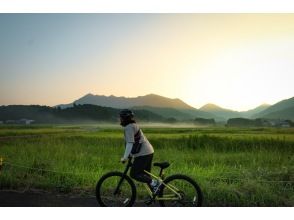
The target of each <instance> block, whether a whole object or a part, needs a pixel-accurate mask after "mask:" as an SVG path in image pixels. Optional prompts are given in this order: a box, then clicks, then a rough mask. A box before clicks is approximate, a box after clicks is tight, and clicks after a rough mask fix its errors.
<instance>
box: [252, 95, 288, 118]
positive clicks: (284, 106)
mask: <svg viewBox="0 0 294 220" xmlns="http://www.w3.org/2000/svg"><path fill="white" fill-rule="evenodd" d="M293 109H294V97H292V98H289V99H285V100H282V101H280V102H278V103H276V104H274V105H272V106H270V107H268V108H267V109H265V110H264V111H261V112H259V113H258V114H255V115H253V116H252V117H254V118H276V119H290V120H291V119H292V120H293V119H294V111H293Z"/></svg>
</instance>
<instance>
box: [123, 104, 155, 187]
mask: <svg viewBox="0 0 294 220" xmlns="http://www.w3.org/2000/svg"><path fill="white" fill-rule="evenodd" d="M119 116H120V125H121V126H122V127H124V138H125V152H124V155H123V157H122V158H121V162H122V163H125V162H126V161H127V160H128V158H129V156H131V157H134V161H133V165H132V168H131V171H130V176H131V177H132V178H133V179H135V180H137V181H139V182H143V183H147V184H148V185H149V186H150V188H151V189H152V191H153V192H155V191H156V190H157V188H158V185H159V182H158V181H157V180H154V179H152V178H151V177H150V176H149V175H148V174H147V173H145V172H144V170H146V171H148V172H150V171H151V165H152V159H153V153H154V149H153V147H152V145H151V144H150V143H149V141H148V140H147V138H146V137H145V136H144V134H143V132H142V130H141V129H140V128H139V126H138V125H137V124H136V121H135V120H134V113H133V112H132V111H131V110H129V109H124V110H122V111H120V113H119Z"/></svg>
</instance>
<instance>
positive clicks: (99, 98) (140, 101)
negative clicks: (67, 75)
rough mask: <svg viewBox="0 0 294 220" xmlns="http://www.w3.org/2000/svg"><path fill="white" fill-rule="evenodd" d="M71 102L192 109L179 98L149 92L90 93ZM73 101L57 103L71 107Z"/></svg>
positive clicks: (125, 106)
mask: <svg viewBox="0 0 294 220" xmlns="http://www.w3.org/2000/svg"><path fill="white" fill-rule="evenodd" d="M73 103H76V104H92V105H98V106H104V107H111V108H119V109H123V108H132V107H134V106H151V107H158V108H175V109H193V107H191V106H190V105H188V104H186V103H185V102H183V101H182V100H180V99H170V98H166V97H163V96H159V95H155V94H149V95H145V96H138V97H135V98H126V97H116V96H113V95H111V96H104V95H93V94H91V93H89V94H87V95H85V96H83V97H82V98H80V99H77V100H76V101H74V102H73ZM73 103H70V104H67V105H58V106H60V107H61V108H67V107H71V106H72V105H73Z"/></svg>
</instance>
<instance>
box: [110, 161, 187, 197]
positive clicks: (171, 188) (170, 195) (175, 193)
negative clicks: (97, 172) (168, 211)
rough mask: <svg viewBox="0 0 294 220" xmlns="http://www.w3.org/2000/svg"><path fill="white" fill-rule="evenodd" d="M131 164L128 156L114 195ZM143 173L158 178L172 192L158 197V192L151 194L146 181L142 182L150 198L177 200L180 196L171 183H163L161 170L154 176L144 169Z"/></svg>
mask: <svg viewBox="0 0 294 220" xmlns="http://www.w3.org/2000/svg"><path fill="white" fill-rule="evenodd" d="M131 166H132V159H131V158H129V160H128V163H127V166H126V168H125V170H124V172H123V177H122V178H121V179H120V181H119V183H118V185H117V187H116V189H115V191H114V193H113V194H114V195H116V194H117V193H118V192H119V188H120V186H121V184H122V183H123V181H124V179H125V178H124V177H125V176H126V175H127V173H128V171H129V169H130V167H131ZM144 172H145V173H147V174H148V175H150V176H152V177H153V178H155V179H156V180H158V181H159V182H160V184H163V185H164V186H165V187H167V188H168V189H170V190H171V191H172V192H173V193H174V194H168V195H164V197H158V194H157V193H156V194H153V193H152V191H151V190H150V188H149V187H148V185H147V183H145V184H144V186H145V188H146V190H147V192H148V194H149V195H150V197H151V198H152V200H179V199H181V198H182V196H181V194H180V193H178V191H179V190H178V189H177V188H176V187H175V186H173V185H171V184H165V183H164V181H163V180H162V179H161V174H162V170H161V171H160V176H159V177H158V176H156V175H154V174H152V173H150V172H148V171H146V170H144ZM175 195H177V197H175Z"/></svg>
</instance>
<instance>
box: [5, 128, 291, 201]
mask: <svg viewBox="0 0 294 220" xmlns="http://www.w3.org/2000/svg"><path fill="white" fill-rule="evenodd" d="M17 129H18V131H20V130H22V128H9V129H8V130H9V132H6V133H5V132H4V131H3V130H1V129H0V133H1V132H2V134H3V136H5V134H6V135H11V134H12V133H13V132H15V130H17ZM42 129H47V130H46V132H45V133H44V130H42ZM23 130H25V129H23ZM32 130H34V131H35V133H38V134H48V133H49V134H51V135H41V136H37V137H28V138H15V139H3V140H0V156H3V157H4V158H5V161H7V162H10V163H13V164H16V165H22V166H25V167H28V168H31V169H27V168H24V167H14V166H10V165H9V164H7V165H5V167H4V169H3V170H2V173H1V174H0V188H2V189H23V188H29V187H31V188H40V189H45V190H51V191H58V192H65V193H91V194H93V193H94V189H95V184H96V182H97V181H98V179H99V178H100V177H101V176H102V175H103V174H104V173H106V172H109V171H114V170H121V171H122V170H123V169H124V166H123V165H122V164H120V163H119V159H120V157H121V155H122V154H123V151H124V146H123V144H124V142H123V134H122V131H121V129H114V128H112V129H103V128H99V129H98V128H97V129H88V128H87V129H85V128H83V127H74V128H72V129H70V128H68V127H64V128H62V127H61V128H60V127H58V128H57V127H54V126H52V127H46V128H40V129H37V128H34V129H31V131H30V132H31V133H29V134H34V131H32ZM56 131H57V132H56ZM143 132H144V133H145V135H146V136H147V137H148V139H149V140H150V142H151V143H152V145H153V146H154V148H155V155H154V161H169V162H171V166H170V167H169V168H168V169H166V171H165V172H166V175H171V174H175V173H182V174H187V175H189V176H191V177H192V178H194V179H195V180H196V181H197V182H198V183H199V185H200V187H201V188H202V190H203V192H204V199H205V200H204V205H206V206H293V205H294V195H293V191H294V190H293V181H294V163H293V162H294V156H293V155H294V139H293V136H294V132H293V130H283V132H281V133H279V132H280V130H274V129H263V130H254V129H242V130H238V129H228V130H227V129H226V128H213V129H211V128H207V129H193V128H191V129H176V128H174V129H169V128H165V129H163V128H156V129H151V128H146V129H144V128H143ZM13 134H15V135H18V134H19V133H18V132H15V133H13ZM285 134H286V135H288V136H287V138H284V135H285ZM48 170H50V172H49V171H48ZM51 171H54V172H51ZM153 172H154V173H155V174H157V173H158V172H159V170H158V168H155V167H154V168H153ZM138 191H139V195H138V196H139V197H143V196H144V191H143V187H142V186H141V185H140V184H138Z"/></svg>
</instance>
